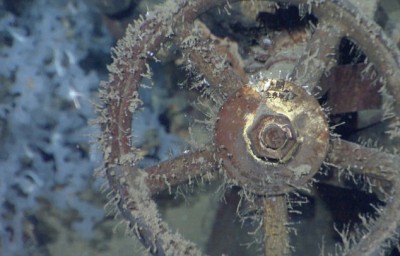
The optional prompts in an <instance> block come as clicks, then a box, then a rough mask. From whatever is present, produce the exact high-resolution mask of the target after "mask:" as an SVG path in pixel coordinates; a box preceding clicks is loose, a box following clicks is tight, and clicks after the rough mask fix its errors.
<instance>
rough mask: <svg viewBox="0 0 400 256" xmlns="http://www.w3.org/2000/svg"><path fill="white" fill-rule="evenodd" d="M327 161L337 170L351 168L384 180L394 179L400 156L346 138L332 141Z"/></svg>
mask: <svg viewBox="0 0 400 256" xmlns="http://www.w3.org/2000/svg"><path fill="white" fill-rule="evenodd" d="M327 161H328V163H329V164H330V165H332V166H334V167H336V168H334V169H335V170H337V171H338V170H340V169H341V170H343V169H350V170H351V171H352V173H355V174H362V175H366V176H368V177H370V178H373V179H377V180H379V181H383V182H392V181H394V180H395V176H396V175H397V172H398V171H397V170H398V167H399V166H400V157H399V156H397V155H392V154H388V153H385V152H382V151H380V150H378V149H375V148H367V147H363V146H361V145H359V144H355V143H351V142H348V141H344V140H338V141H333V142H332V143H331V148H330V152H329V154H328V160H327Z"/></svg>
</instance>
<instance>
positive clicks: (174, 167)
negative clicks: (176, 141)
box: [145, 149, 217, 194]
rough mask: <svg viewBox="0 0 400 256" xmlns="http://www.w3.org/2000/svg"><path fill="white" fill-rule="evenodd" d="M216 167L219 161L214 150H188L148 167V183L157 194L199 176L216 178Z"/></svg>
mask: <svg viewBox="0 0 400 256" xmlns="http://www.w3.org/2000/svg"><path fill="white" fill-rule="evenodd" d="M216 169H217V163H216V161H215V160H214V157H213V152H212V151H210V150H206V149H202V150H197V151H193V152H187V153H184V154H182V155H180V156H178V157H176V158H173V159H170V160H167V161H164V162H161V163H159V164H157V165H155V166H152V167H149V168H147V169H146V170H145V171H146V172H147V174H148V176H147V179H146V184H147V186H148V187H149V189H150V192H151V194H156V193H158V192H161V191H163V190H165V189H169V190H171V187H173V186H176V185H179V184H183V183H185V182H186V183H191V182H193V180H194V179H197V178H198V177H200V178H201V179H202V180H203V179H205V180H207V181H210V180H212V179H214V178H215V174H213V173H212V172H213V171H214V170H216Z"/></svg>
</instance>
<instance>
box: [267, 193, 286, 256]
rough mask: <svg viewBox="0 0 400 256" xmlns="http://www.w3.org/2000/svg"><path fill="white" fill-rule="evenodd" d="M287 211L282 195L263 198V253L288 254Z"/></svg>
mask: <svg viewBox="0 0 400 256" xmlns="http://www.w3.org/2000/svg"><path fill="white" fill-rule="evenodd" d="M287 222H288V213H287V205H286V198H285V196H284V195H280V196H273V197H267V198H266V199H265V200H264V232H265V248H264V249H265V255H273V256H281V255H286V254H288V248H289V247H288V245H289V236H288V232H287V229H286V224H287Z"/></svg>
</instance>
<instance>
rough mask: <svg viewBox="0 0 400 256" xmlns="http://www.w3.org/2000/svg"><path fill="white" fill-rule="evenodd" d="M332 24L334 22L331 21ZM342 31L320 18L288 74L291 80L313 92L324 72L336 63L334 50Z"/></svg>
mask: <svg viewBox="0 0 400 256" xmlns="http://www.w3.org/2000/svg"><path fill="white" fill-rule="evenodd" d="M332 24H334V23H332ZM343 34H344V31H343V30H342V29H340V28H339V27H337V26H332V25H330V21H329V19H328V20H322V21H320V22H319V24H318V26H317V28H316V30H315V31H314V33H313V34H312V36H311V39H309V41H308V44H307V48H306V50H305V52H304V54H303V55H302V56H301V57H300V59H299V61H298V63H297V64H296V66H295V67H294V69H293V71H292V74H291V75H290V79H291V81H293V82H294V83H296V84H298V85H300V86H304V87H306V89H307V91H308V92H310V93H311V92H314V89H315V87H316V86H317V84H318V83H319V81H320V79H321V77H322V75H323V73H324V72H326V71H329V70H330V69H331V68H332V67H333V66H335V65H336V52H337V49H338V45H339V43H340V40H341V38H342V35H343Z"/></svg>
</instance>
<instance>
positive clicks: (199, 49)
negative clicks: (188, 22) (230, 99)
mask: <svg viewBox="0 0 400 256" xmlns="http://www.w3.org/2000/svg"><path fill="white" fill-rule="evenodd" d="M190 38H192V39H190ZM190 40H192V41H190ZM176 41H177V42H185V43H184V44H182V43H181V48H182V52H183V56H184V59H185V61H186V65H187V66H188V67H189V69H194V70H196V72H198V73H199V74H202V75H203V76H204V78H205V79H206V83H207V84H208V85H209V86H211V87H212V88H214V89H216V90H218V91H221V92H222V93H224V94H225V96H229V95H230V94H231V93H233V92H235V91H236V90H237V89H238V88H240V87H242V86H243V85H244V84H246V83H247V82H248V77H247V75H246V73H245V71H244V69H243V64H242V63H241V60H240V56H239V53H238V52H237V51H235V49H236V44H235V43H233V42H230V41H229V40H224V39H220V38H217V37H215V36H214V35H213V34H212V33H211V32H210V31H209V29H208V28H207V27H206V26H205V25H204V24H203V23H202V22H200V21H196V22H195V24H194V25H193V26H185V28H184V30H183V31H182V33H181V37H179V38H178V39H177V40H176ZM188 41H189V42H188Z"/></svg>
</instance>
